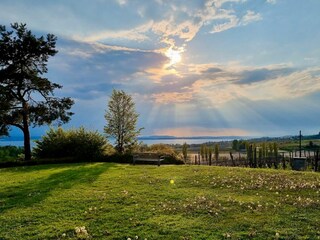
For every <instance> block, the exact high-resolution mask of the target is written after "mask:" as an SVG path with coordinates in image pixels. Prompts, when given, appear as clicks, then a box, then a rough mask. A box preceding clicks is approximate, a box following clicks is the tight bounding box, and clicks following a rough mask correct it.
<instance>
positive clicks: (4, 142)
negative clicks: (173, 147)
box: [0, 137, 239, 147]
mask: <svg viewBox="0 0 320 240" xmlns="http://www.w3.org/2000/svg"><path fill="white" fill-rule="evenodd" d="M37 139H39V138H35V139H32V140H31V147H34V146H35V145H36V144H35V142H34V140H37ZM234 139H239V138H237V137H221V138H146V137H142V138H140V139H139V142H140V141H142V142H143V143H144V144H147V145H152V144H157V143H164V144H183V143H187V144H201V143H206V142H220V141H232V140H234ZM110 142H112V141H110ZM0 146H23V139H20V138H3V139H0Z"/></svg>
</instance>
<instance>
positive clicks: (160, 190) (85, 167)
mask: <svg viewBox="0 0 320 240" xmlns="http://www.w3.org/2000/svg"><path fill="white" fill-rule="evenodd" d="M170 180H174V184H171V183H170ZM319 199H320V175H319V174H318V173H312V172H292V171H282V170H268V169H241V168H219V167H209V166H161V167H156V166H143V165H136V166H131V165H120V164H110V163H96V164H69V165H42V166H35V167H19V168H9V169H0V239H79V238H81V237H83V238H85V235H84V234H83V235H79V234H78V235H77V234H76V232H75V228H76V227H81V226H85V228H86V230H87V232H88V238H87V239H127V238H131V239H135V238H136V236H138V238H139V239H224V238H229V239H249V238H253V239H276V238H277V236H276V234H277V235H278V239H320V217H319V216H320V202H319Z"/></svg>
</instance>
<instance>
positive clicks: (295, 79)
mask: <svg viewBox="0 0 320 240" xmlns="http://www.w3.org/2000/svg"><path fill="white" fill-rule="evenodd" d="M183 69H184V72H181V71H180V75H179V76H175V77H174V76H171V77H169V76H170V75H169V76H161V77H160V79H159V81H158V84H160V85H157V86H154V89H153V88H151V89H153V90H152V95H149V97H148V98H149V99H150V100H152V101H154V102H155V103H156V104H166V105H167V104H182V103H190V102H193V103H195V104H202V105H206V106H207V107H209V108H212V107H215V106H217V105H221V104H224V103H226V102H229V101H232V100H235V99H238V98H246V99H250V100H252V101H258V100H272V99H279V100H280V99H288V98H292V99H293V98H297V97H301V96H305V95H309V94H312V93H314V92H316V91H319V90H320V68H306V69H297V68H294V67H292V66H291V65H286V64H281V65H270V66H264V67H253V66H242V65H239V64H229V65H224V66H221V65H218V64H198V65H197V64H192V65H188V66H187V65H185V66H184V68H183ZM178 70H179V69H178ZM166 77H168V78H166ZM275 89H276V90H275ZM141 94H142V95H143V93H141ZM147 94H148V93H146V95H147Z"/></svg>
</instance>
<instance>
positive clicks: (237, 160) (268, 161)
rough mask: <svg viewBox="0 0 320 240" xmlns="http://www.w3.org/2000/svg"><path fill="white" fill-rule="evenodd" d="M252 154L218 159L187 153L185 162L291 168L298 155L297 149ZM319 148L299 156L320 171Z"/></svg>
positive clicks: (226, 156)
mask: <svg viewBox="0 0 320 240" xmlns="http://www.w3.org/2000/svg"><path fill="white" fill-rule="evenodd" d="M252 153H253V154H247V153H243V152H236V153H232V152H230V153H229V154H221V156H220V157H219V158H218V159H214V157H213V156H211V157H210V156H207V157H201V155H200V154H189V155H188V158H187V164H191V165H211V166H232V167H251V168H275V169H292V164H293V159H294V158H295V157H298V156H299V157H300V152H299V151H288V152H280V153H278V154H277V155H274V156H264V157H262V156H258V154H256V151H253V152H252ZM319 155H320V151H319V150H314V151H311V150H309V151H302V152H301V157H305V159H306V168H307V169H312V170H314V171H320V166H319V165H320V163H319Z"/></svg>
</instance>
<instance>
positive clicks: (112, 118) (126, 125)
mask: <svg viewBox="0 0 320 240" xmlns="http://www.w3.org/2000/svg"><path fill="white" fill-rule="evenodd" d="M138 117H139V114H138V113H137V112H136V110H135V103H134V101H133V99H132V97H131V96H130V95H129V94H127V93H125V92H124V91H123V90H119V91H118V90H115V89H114V90H113V91H112V95H111V98H110V100H109V103H108V109H107V111H106V114H105V119H106V121H107V125H106V126H105V127H104V131H105V133H106V134H107V136H108V137H112V138H114V139H115V140H116V147H115V148H116V150H117V152H118V153H124V152H125V151H126V150H130V149H131V148H132V147H133V146H134V145H135V144H136V143H137V136H138V135H139V134H140V131H141V130H142V129H137V121H138Z"/></svg>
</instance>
